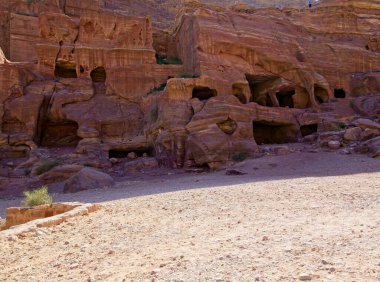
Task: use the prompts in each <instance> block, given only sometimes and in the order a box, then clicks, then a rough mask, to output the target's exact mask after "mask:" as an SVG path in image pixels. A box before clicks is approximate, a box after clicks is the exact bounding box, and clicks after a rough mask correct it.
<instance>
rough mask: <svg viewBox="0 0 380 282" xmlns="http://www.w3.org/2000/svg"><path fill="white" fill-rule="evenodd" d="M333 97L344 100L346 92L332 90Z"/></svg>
mask: <svg viewBox="0 0 380 282" xmlns="http://www.w3.org/2000/svg"><path fill="white" fill-rule="evenodd" d="M334 97H335V98H338V99H344V98H346V91H344V89H342V88H340V89H334Z"/></svg>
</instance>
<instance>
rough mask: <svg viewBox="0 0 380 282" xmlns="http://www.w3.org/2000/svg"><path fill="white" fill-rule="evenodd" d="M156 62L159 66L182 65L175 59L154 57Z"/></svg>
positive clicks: (179, 60) (178, 59)
mask: <svg viewBox="0 0 380 282" xmlns="http://www.w3.org/2000/svg"><path fill="white" fill-rule="evenodd" d="M156 62H157V64H159V65H182V61H181V59H180V58H177V57H169V58H167V57H165V56H161V55H156Z"/></svg>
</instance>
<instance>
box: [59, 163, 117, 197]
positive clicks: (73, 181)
mask: <svg viewBox="0 0 380 282" xmlns="http://www.w3.org/2000/svg"><path fill="white" fill-rule="evenodd" d="M113 184H114V180H113V179H112V177H111V176H109V175H107V174H105V173H103V172H100V171H97V170H95V169H91V168H82V169H81V170H80V171H79V172H78V173H76V174H75V175H73V176H72V177H70V178H69V179H68V180H67V181H66V184H65V188H64V192H65V193H75V192H79V191H83V190H89V189H97V188H103V187H109V186H112V185H113Z"/></svg>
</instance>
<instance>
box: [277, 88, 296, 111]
mask: <svg viewBox="0 0 380 282" xmlns="http://www.w3.org/2000/svg"><path fill="white" fill-rule="evenodd" d="M295 94H296V91H295V90H294V89H293V90H289V91H280V92H278V93H277V94H276V97H277V100H278V103H279V104H280V107H284V108H286V107H288V108H294V101H293V95H295Z"/></svg>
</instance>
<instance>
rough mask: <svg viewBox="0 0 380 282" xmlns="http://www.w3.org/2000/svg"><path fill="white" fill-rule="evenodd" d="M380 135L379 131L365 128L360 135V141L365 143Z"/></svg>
mask: <svg viewBox="0 0 380 282" xmlns="http://www.w3.org/2000/svg"><path fill="white" fill-rule="evenodd" d="M378 135H380V130H377V129H369V128H366V129H365V130H363V131H362V132H361V134H360V141H367V140H369V139H372V138H374V137H376V136H378Z"/></svg>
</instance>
